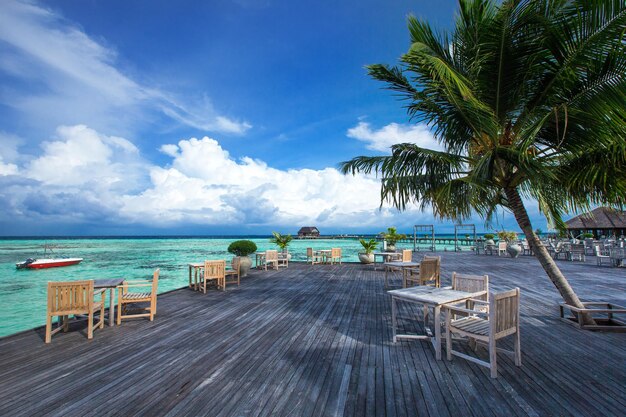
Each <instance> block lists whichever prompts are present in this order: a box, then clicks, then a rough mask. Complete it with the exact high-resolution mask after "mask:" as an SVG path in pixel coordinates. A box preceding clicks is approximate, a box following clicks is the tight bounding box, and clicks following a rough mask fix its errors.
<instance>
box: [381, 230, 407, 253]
mask: <svg viewBox="0 0 626 417" xmlns="http://www.w3.org/2000/svg"><path fill="white" fill-rule="evenodd" d="M382 236H383V239H385V241H386V242H387V248H386V249H385V250H386V251H387V252H395V250H396V243H397V242H398V240H401V239H406V235H404V234H402V233H397V229H396V228H395V227H388V228H387V232H382Z"/></svg>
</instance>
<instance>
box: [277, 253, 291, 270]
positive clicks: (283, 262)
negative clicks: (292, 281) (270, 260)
mask: <svg viewBox="0 0 626 417" xmlns="http://www.w3.org/2000/svg"><path fill="white" fill-rule="evenodd" d="M281 266H284V267H285V268H289V252H280V253H279V254H278V267H281Z"/></svg>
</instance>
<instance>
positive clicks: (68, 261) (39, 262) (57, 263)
mask: <svg viewBox="0 0 626 417" xmlns="http://www.w3.org/2000/svg"><path fill="white" fill-rule="evenodd" d="M82 260H83V258H61V259H35V260H34V261H33V262H30V263H28V262H19V263H17V264H15V266H16V267H17V268H18V269H44V268H58V267H61V266H70V265H76V264H79V263H80V262H81V261H82Z"/></svg>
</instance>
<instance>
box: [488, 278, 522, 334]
mask: <svg viewBox="0 0 626 417" xmlns="http://www.w3.org/2000/svg"><path fill="white" fill-rule="evenodd" d="M519 294H520V291H519V288H515V289H513V290H510V291H505V292H501V293H495V294H491V295H490V297H489V298H490V300H489V326H490V328H491V332H490V333H491V334H492V335H495V336H497V337H498V336H499V337H503V336H506V335H508V334H513V333H515V332H516V331H517V329H518V327H519Z"/></svg>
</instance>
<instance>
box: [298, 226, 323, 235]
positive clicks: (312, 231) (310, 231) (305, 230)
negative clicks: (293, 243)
mask: <svg viewBox="0 0 626 417" xmlns="http://www.w3.org/2000/svg"><path fill="white" fill-rule="evenodd" d="M319 236H320V231H319V230H318V229H317V227H315V226H308V227H302V228H300V230H298V237H319Z"/></svg>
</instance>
